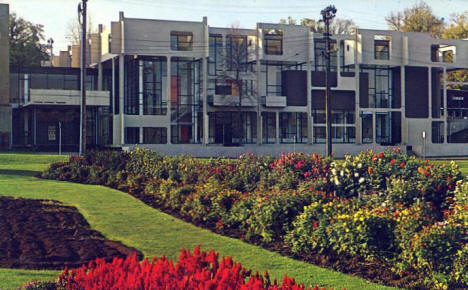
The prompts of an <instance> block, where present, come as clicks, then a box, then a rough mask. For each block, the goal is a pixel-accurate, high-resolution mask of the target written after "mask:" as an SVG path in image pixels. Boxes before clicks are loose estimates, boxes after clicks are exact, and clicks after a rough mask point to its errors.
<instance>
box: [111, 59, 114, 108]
mask: <svg viewBox="0 0 468 290" xmlns="http://www.w3.org/2000/svg"><path fill="white" fill-rule="evenodd" d="M111 98H112V100H111V104H112V117H114V114H115V58H114V57H113V58H112V90H111Z"/></svg>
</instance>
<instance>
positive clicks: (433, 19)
mask: <svg viewBox="0 0 468 290" xmlns="http://www.w3.org/2000/svg"><path fill="white" fill-rule="evenodd" d="M385 20H386V21H387V24H388V27H389V28H390V29H391V30H397V31H405V32H427V33H430V34H431V35H432V36H433V37H440V36H441V35H442V32H443V30H444V21H443V20H441V19H439V18H438V17H437V16H435V15H434V13H433V12H432V9H431V7H430V6H429V5H427V3H426V2H423V1H422V2H419V3H418V4H416V5H414V6H413V7H410V8H406V9H405V10H404V11H403V12H401V11H399V12H391V13H390V15H389V16H387V17H385Z"/></svg>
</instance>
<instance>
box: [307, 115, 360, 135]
mask: <svg viewBox="0 0 468 290" xmlns="http://www.w3.org/2000/svg"><path fill="white" fill-rule="evenodd" d="M331 113H332V116H331V119H332V128H331V134H332V142H333V143H354V142H355V140H356V128H355V125H354V123H355V113H354V111H353V110H332V111H331ZM313 116H314V128H313V130H314V143H325V141H326V119H325V111H324V110H314V112H313Z"/></svg>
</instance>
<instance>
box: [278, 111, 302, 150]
mask: <svg viewBox="0 0 468 290" xmlns="http://www.w3.org/2000/svg"><path fill="white" fill-rule="evenodd" d="M280 143H307V113H292V112H291V113H289V112H288V113H286V112H282V113H280Z"/></svg>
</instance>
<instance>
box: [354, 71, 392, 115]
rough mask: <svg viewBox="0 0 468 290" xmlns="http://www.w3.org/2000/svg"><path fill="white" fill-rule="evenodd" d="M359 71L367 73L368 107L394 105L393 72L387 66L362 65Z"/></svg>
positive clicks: (390, 106)
mask: <svg viewBox="0 0 468 290" xmlns="http://www.w3.org/2000/svg"><path fill="white" fill-rule="evenodd" d="M361 72H363V73H367V75H368V84H367V88H368V100H367V101H368V107H369V108H392V107H395V106H396V100H394V98H393V73H392V69H391V68H390V67H388V66H384V65H381V66H378V65H375V66H362V67H361Z"/></svg>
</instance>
